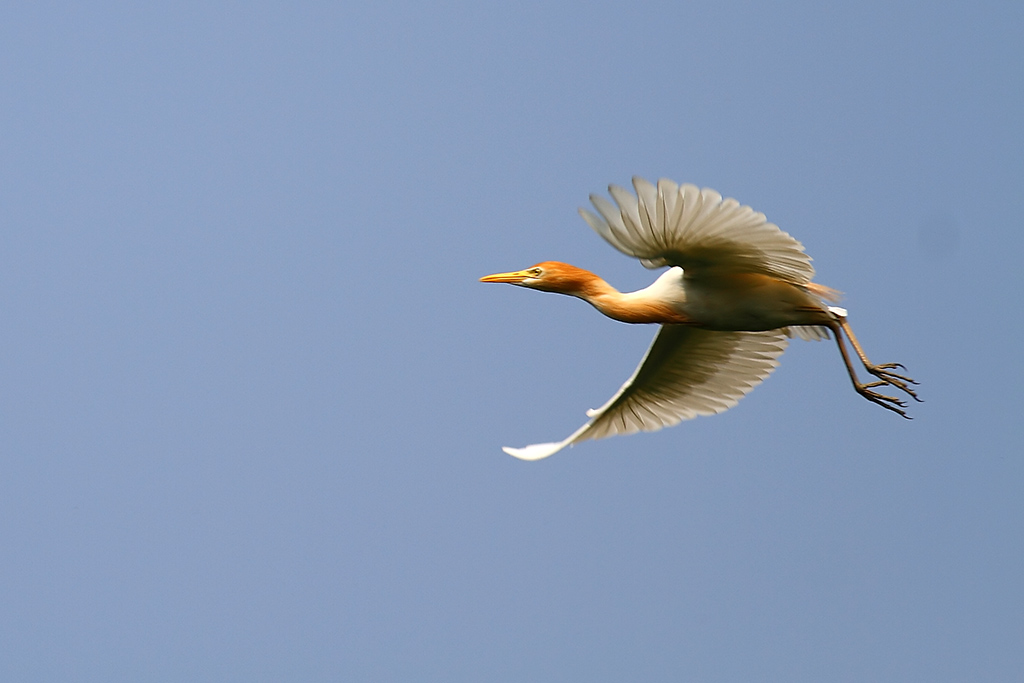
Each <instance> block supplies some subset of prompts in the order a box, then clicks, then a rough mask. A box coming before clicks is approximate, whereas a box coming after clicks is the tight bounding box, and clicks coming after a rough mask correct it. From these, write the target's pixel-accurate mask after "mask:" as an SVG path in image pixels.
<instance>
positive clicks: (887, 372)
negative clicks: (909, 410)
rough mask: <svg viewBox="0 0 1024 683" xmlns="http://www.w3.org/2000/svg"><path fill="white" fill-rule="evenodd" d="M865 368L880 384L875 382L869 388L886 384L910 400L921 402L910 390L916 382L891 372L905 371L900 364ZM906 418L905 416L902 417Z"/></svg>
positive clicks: (884, 364) (885, 364)
mask: <svg viewBox="0 0 1024 683" xmlns="http://www.w3.org/2000/svg"><path fill="white" fill-rule="evenodd" d="M865 368H866V369H867V371H868V372H869V373H871V374H872V375H874V376H875V377H877V378H878V379H879V380H881V381H880V382H876V383H875V384H873V385H869V386H879V385H882V384H888V385H889V386H893V387H896V388H897V389H899V390H900V391H902V392H903V393H905V394H906V395H907V396H910V398H912V399H914V400H915V401H917V402H918V403H923V401H922V400H921V399H920V398H918V396H917V392H916V391H914V390H913V389H911V388H910V385H911V384H917V382H916V381H914V380H913V379H911V378H910V377H907V376H906V375H900V374H898V373H895V372H892V370H893V369H895V368H899V369H900V370H906V368H905V367H903V365H902V364H901V363H882V364H881V365H866V366H865ZM904 417H906V416H904Z"/></svg>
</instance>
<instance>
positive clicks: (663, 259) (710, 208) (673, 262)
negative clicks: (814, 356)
mask: <svg viewBox="0 0 1024 683" xmlns="http://www.w3.org/2000/svg"><path fill="white" fill-rule="evenodd" d="M633 188H634V190H635V194H634V192H630V191H629V190H627V189H625V188H623V187H620V186H618V185H611V186H609V188H608V193H609V194H610V195H611V197H612V199H614V200H615V203H614V204H613V203H612V202H610V201H608V200H607V199H605V198H604V197H600V196H598V195H591V196H590V201H591V202H592V203H593V204H594V207H595V208H596V209H597V214H594V213H591V212H589V211H586V210H584V209H581V210H580V213H581V214H582V215H583V217H584V219H585V220H586V221H587V223H588V224H589V225H590V226H591V227H592V228H593V229H594V231H595V232H597V233H598V234H599V235H601V237H603V238H604V239H605V240H606V241H607V242H608V243H609V244H611V245H612V246H613V247H615V248H616V249H618V250H619V251H621V252H622V253H624V254H626V255H627V256H632V257H634V258H638V259H640V261H641V262H642V263H643V264H644V265H645V266H647V267H648V268H659V267H661V266H681V267H682V268H683V269H684V270H686V271H687V277H699V276H700V274H701V273H702V272H707V271H710V270H714V271H716V272H749V273H762V274H765V275H771V276H773V277H778V278H780V279H783V280H786V281H787V282H792V283H794V284H806V283H808V282H810V281H811V279H812V278H813V276H814V267H813V266H812V265H811V258H810V257H809V256H808V255H807V254H806V253H805V252H804V248H803V245H802V244H800V242H798V241H797V240H796V239H794V238H793V237H792V236H791V235H789V234H788V233H785V232H783V231H782V230H780V229H779V227H778V226H777V225H775V224H773V223H769V222H768V219H767V218H766V217H765V215H764V214H763V213H759V212H757V211H754V210H753V209H752V208H750V207H749V206H744V205H741V204H740V203H739V202H738V201H736V200H735V199H723V198H722V195H720V194H719V193H717V192H715V191H714V190H711V189H708V188H704V189H703V190H701V189H699V188H697V187H696V186H695V185H689V184H684V185H677V184H676V183H674V182H672V181H671V180H666V179H662V180H659V181H658V183H657V185H654V184H652V183H650V182H649V181H647V180H644V179H643V178H633Z"/></svg>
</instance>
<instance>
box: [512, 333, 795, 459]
mask: <svg viewBox="0 0 1024 683" xmlns="http://www.w3.org/2000/svg"><path fill="white" fill-rule="evenodd" d="M785 350H786V337H785V336H784V335H783V333H782V332H781V331H780V330H770V331H767V332H715V331H711V330H702V329H699V328H693V327H687V326H685V325H664V326H662V328H661V329H660V330H659V331H658V334H657V336H655V338H654V341H653V342H652V343H651V346H650V348H649V349H648V350H647V353H646V354H645V355H644V357H643V360H641V361H640V365H639V367H637V369H636V370H635V371H634V372H633V375H632V377H630V378H629V379H628V380H626V383H625V384H623V385H622V388H621V389H619V391H618V392H617V393H616V394H615V395H614V396H612V397H611V399H610V400H609V401H608V402H607V403H605V404H604V405H603V406H601V407H600V408H598V409H597V410H590V411H587V415H588V416H589V417H590V421H589V422H587V423H586V424H585V425H583V426H582V427H580V428H579V429H578V430H576V432H574V433H573V434H572V435H571V436H570V437H569V438H567V439H565V440H564V441H559V442H557V443H541V444H534V445H532V446H526V447H525V448H508V447H506V448H503V449H502V450H504V451H505V452H506V453H508V454H509V455H513V456H515V457H517V458H520V459H521V460H540V459H541V458H546V457H548V456H549V455H553V454H554V453H557V452H558V451H560V450H562V449H563V448H565V447H566V446H571V445H572V444H574V443H577V442H579V441H586V440H587V439H603V438H605V437H608V436H615V435H619V434H633V433H635V432H639V431H645V432H653V431H656V430H658V429H661V428H662V427H669V426H671V425H674V424H677V423H679V422H681V421H683V420H689V419H691V418H694V417H697V416H698V415H713V414H715V413H721V412H723V411H726V410H728V409H729V408H731V407H733V406H734V405H736V403H737V402H739V400H740V399H741V398H743V397H744V396H746V394H747V393H748V392H749V391H750V390H751V389H753V388H754V387H756V386H757V385H758V384H760V383H761V381H762V380H764V378H765V377H767V376H768V375H769V374H771V372H772V370H774V369H775V366H776V365H778V360H777V358H778V357H779V355H781V354H782V352H783V351H785Z"/></svg>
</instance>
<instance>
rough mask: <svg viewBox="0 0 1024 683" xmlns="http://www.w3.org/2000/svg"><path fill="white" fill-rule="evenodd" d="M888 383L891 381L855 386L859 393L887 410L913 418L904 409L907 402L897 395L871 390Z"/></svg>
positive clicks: (908, 418)
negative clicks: (887, 394)
mask: <svg viewBox="0 0 1024 683" xmlns="http://www.w3.org/2000/svg"><path fill="white" fill-rule="evenodd" d="M887 384H889V382H869V383H868V384H856V385H854V388H855V389H856V390H857V393H858V394H860V395H861V396H863V397H864V398H866V399H867V400H869V401H871V402H872V403H874V404H876V405H880V406H882V407H883V408H885V409H886V410H891V411H892V412H894V413H896V414H898V415H899V416H900V417H903V418H905V419H907V420H912V419H913V418H912V417H910V416H909V415H907V413H906V412H904V411H903V408H906V407H907V404H906V403H905V402H904V401H901V400H900V399H898V398H896V397H895V396H886V395H885V394H879V393H877V392H874V391H871V390H872V389H873V388H875V387H880V386H885V385H887ZM915 398H916V397H915Z"/></svg>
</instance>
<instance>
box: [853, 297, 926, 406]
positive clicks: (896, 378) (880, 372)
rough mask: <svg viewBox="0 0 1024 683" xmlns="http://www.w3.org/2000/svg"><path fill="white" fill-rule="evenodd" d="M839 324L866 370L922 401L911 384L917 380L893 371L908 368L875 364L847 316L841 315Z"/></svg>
mask: <svg viewBox="0 0 1024 683" xmlns="http://www.w3.org/2000/svg"><path fill="white" fill-rule="evenodd" d="M839 325H840V327H842V328H843V332H845V333H846V336H847V337H849V338H850V343H851V344H853V350H854V351H856V352H857V357H858V358H860V362H861V363H863V364H864V369H865V370H867V371H868V372H870V373H871V374H872V375H874V376H875V377H877V378H878V379H880V380H882V382H883V383H884V384H890V385H892V386H894V387H896V388H897V389H899V390H900V391H903V392H905V393H906V394H907V395H908V396H910V397H911V398H912V399H914V400H915V401H918V402H920V401H921V399H919V398H918V397H917V393H916V392H915V391H914V390H913V389H911V388H910V386H909V385H911V384H917V382H915V381H914V380H912V379H911V378H909V377H907V376H906V375H898V374H896V373H895V372H891V371H892V370H893V369H894V368H900V369H901V370H906V368H904V367H903V366H902V365H901V364H899V363H883V364H881V365H875V364H874V363H872V362H871V361H869V360H868V357H867V354H865V353H864V349H863V348H862V347H861V345H860V343H859V342H858V341H857V337H855V336H854V334H853V330H852V329H850V323H848V322H847V321H846V318H844V317H840V318H839Z"/></svg>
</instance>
